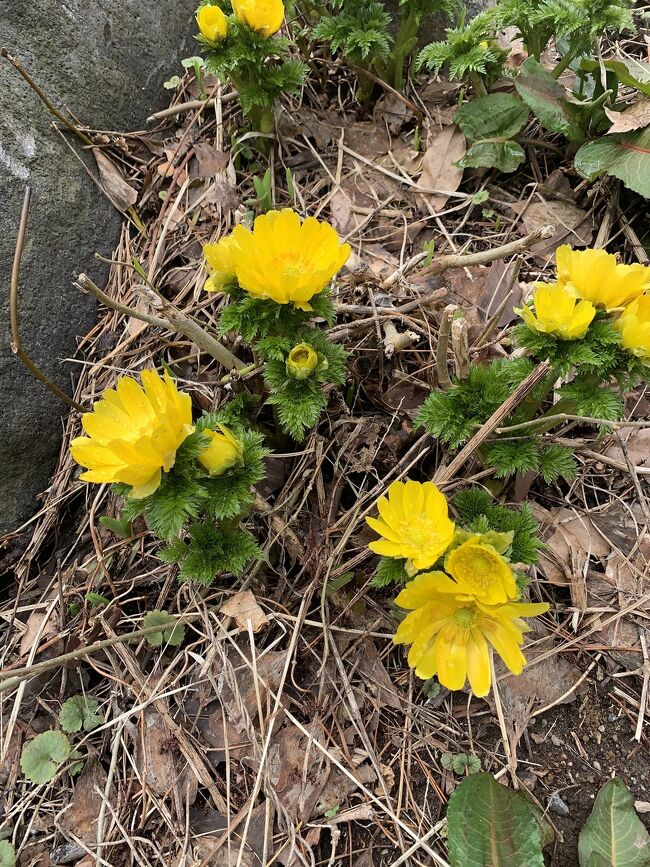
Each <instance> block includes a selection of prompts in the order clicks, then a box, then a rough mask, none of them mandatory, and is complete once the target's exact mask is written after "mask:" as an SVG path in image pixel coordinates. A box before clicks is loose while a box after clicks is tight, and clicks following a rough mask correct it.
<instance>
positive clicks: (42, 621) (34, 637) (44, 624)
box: [20, 611, 59, 656]
mask: <svg viewBox="0 0 650 867" xmlns="http://www.w3.org/2000/svg"><path fill="white" fill-rule="evenodd" d="M58 633H59V615H58V612H57V611H52V612H51V613H50V614H42V613H41V612H40V611H32V613H31V614H30V615H29V617H28V618H27V623H26V624H25V631H24V632H23V635H22V638H21V639H20V655H21V656H27V654H28V653H29V652H30V650H31V649H32V647H33V646H34V644H35V643H36V642H38V644H43V643H44V642H45V641H47V640H48V639H50V638H53V637H54V636H55V635H58ZM56 644H57V645H58V644H59V642H56ZM52 647H54V645H52ZM51 649H52V648H48V650H50V651H51Z"/></svg>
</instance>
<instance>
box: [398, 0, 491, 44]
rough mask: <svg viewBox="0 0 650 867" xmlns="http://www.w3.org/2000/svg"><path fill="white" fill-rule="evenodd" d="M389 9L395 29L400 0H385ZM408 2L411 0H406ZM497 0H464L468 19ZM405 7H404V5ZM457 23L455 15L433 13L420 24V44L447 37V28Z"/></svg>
mask: <svg viewBox="0 0 650 867" xmlns="http://www.w3.org/2000/svg"><path fill="white" fill-rule="evenodd" d="M384 2H385V4H386V7H387V8H388V11H389V12H390V14H391V15H392V17H393V22H394V26H395V29H397V24H396V22H397V21H398V20H399V16H400V0H384ZM406 2H407V3H408V2H409V0H406ZM494 3H495V0H463V4H462V5H463V7H464V8H465V9H466V10H467V13H466V14H467V19H468V20H469V19H470V18H473V17H474V16H475V15H478V14H479V12H484V11H485V10H486V9H489V8H490V7H492V6H494ZM402 8H403V7H402ZM454 25H455V16H452V17H451V18H449V17H448V16H447V15H444V14H438V15H432V16H431V17H429V18H428V19H425V20H424V21H423V22H422V25H421V26H420V40H419V41H420V45H426V43H427V42H432V41H434V40H438V39H444V38H445V29H446V28H447V27H452V26H454Z"/></svg>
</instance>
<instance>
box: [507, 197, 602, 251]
mask: <svg viewBox="0 0 650 867" xmlns="http://www.w3.org/2000/svg"><path fill="white" fill-rule="evenodd" d="M509 207H510V208H512V210H513V211H516V213H518V214H520V215H521V218H522V222H523V226H522V234H525V235H527V234H529V233H530V232H534V231H535V229H538V228H539V227H540V226H555V234H554V235H553V236H552V237H551V238H550V239H548V240H546V241H540V242H539V243H537V244H535V245H534V246H533V247H531V252H533V253H534V254H535V257H536V258H537V259H539V260H540V261H541V262H544V263H546V262H548V261H549V259H551V257H552V256H553V254H554V253H555V251H556V250H557V248H558V247H559V246H561V245H562V244H570V245H571V246H572V247H586V246H588V245H589V244H590V243H591V239H592V238H593V235H594V220H593V214H591V213H587V211H585V210H583V209H582V208H579V207H578V206H577V205H574V204H573V203H572V202H568V201H565V200H564V199H553V200H546V199H544V200H543V201H531V202H529V203H526V202H513V203H512V204H510V205H509Z"/></svg>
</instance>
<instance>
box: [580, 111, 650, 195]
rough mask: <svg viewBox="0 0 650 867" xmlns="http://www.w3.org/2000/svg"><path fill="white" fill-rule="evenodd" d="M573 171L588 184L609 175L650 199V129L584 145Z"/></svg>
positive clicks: (605, 138)
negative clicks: (587, 181)
mask: <svg viewBox="0 0 650 867" xmlns="http://www.w3.org/2000/svg"><path fill="white" fill-rule="evenodd" d="M575 167H576V171H577V172H578V174H580V175H582V177H583V178H587V180H589V181H593V180H595V179H596V178H598V177H600V176H601V175H604V174H609V175H612V176H613V177H615V178H618V179H619V180H621V181H623V183H624V184H625V186H626V187H628V188H629V189H630V190H634V192H635V193H639V194H640V195H642V196H645V198H646V199H650V127H648V128H646V129H642V130H639V131H638V132H630V133H625V134H623V135H611V136H606V137H604V138H601V139H599V140H598V141H594V142H587V144H584V145H583V146H582V147H581V148H580V150H579V151H578V153H577V154H576V155H575Z"/></svg>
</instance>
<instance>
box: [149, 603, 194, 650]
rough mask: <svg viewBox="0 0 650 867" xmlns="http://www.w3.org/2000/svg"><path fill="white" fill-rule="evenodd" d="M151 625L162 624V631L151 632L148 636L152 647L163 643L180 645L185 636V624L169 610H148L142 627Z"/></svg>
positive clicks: (173, 645)
mask: <svg viewBox="0 0 650 867" xmlns="http://www.w3.org/2000/svg"><path fill="white" fill-rule="evenodd" d="M151 626H160V632H151V633H149V634H148V635H147V636H146V639H147V641H148V643H149V644H150V645H151V646H152V647H160V646H161V645H162V644H171V646H172V647H178V646H179V645H180V644H182V642H183V639H184V638H185V625H184V624H183V623H179V622H178V620H177V618H176V617H174V616H173V615H171V614H168V613H167V611H147V613H146V614H145V615H144V617H143V618H142V628H143V629H149V627H151Z"/></svg>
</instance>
